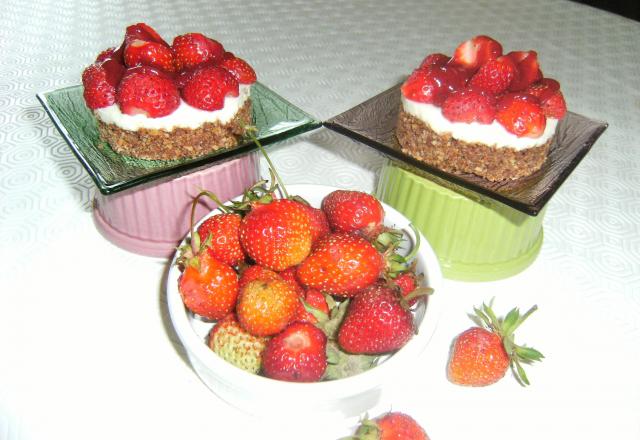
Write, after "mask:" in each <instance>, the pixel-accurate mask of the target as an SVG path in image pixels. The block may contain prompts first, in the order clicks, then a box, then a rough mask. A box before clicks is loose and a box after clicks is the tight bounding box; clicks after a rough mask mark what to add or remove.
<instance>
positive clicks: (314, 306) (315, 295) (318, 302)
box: [294, 289, 330, 324]
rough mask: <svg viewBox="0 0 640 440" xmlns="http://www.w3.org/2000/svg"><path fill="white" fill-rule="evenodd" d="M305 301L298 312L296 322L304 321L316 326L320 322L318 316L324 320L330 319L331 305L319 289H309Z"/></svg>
mask: <svg viewBox="0 0 640 440" xmlns="http://www.w3.org/2000/svg"><path fill="white" fill-rule="evenodd" d="M303 298H304V301H300V305H299V306H298V311H297V312H296V316H295V318H294V321H304V322H310V323H312V324H315V323H317V322H318V321H319V319H318V316H321V317H322V320H328V319H329V312H330V310H329V304H327V298H325V296H324V294H323V293H322V292H321V291H319V290H317V289H307V291H306V292H305V293H304V296H303Z"/></svg>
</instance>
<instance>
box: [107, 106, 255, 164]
mask: <svg viewBox="0 0 640 440" xmlns="http://www.w3.org/2000/svg"><path fill="white" fill-rule="evenodd" d="M251 120H252V118H251V100H247V101H246V102H245V103H244V105H243V106H242V107H241V108H240V110H238V113H237V114H236V115H235V116H234V118H233V119H232V120H231V121H230V122H228V123H227V124H221V123H219V122H206V123H204V124H203V125H202V126H200V127H198V128H182V127H177V128H174V129H173V130H171V131H167V130H158V129H147V128H141V129H139V130H136V131H130V130H124V129H122V128H120V127H118V126H117V125H115V124H105V123H104V122H102V121H101V120H100V119H98V131H99V132H100V138H101V139H102V140H104V141H105V142H108V143H109V145H110V146H111V148H112V149H113V150H114V151H116V152H118V153H120V154H123V155H126V156H133V157H137V158H140V159H151V160H172V159H181V158H186V157H197V156H202V155H204V154H207V153H210V152H212V151H215V150H219V149H221V148H230V147H235V146H236V145H238V139H239V138H240V137H241V136H242V135H243V134H244V132H245V128H246V126H247V125H250V124H251Z"/></svg>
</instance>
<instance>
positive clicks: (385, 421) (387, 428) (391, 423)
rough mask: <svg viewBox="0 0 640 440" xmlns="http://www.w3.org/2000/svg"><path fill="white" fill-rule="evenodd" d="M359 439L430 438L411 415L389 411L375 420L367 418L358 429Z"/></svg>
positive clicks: (407, 439)
mask: <svg viewBox="0 0 640 440" xmlns="http://www.w3.org/2000/svg"><path fill="white" fill-rule="evenodd" d="M355 438H357V439H358V440H429V436H427V433H426V432H425V431H424V429H423V428H422V426H420V425H419V424H418V422H416V421H415V420H414V419H413V418H412V417H411V416H409V415H408V414H404V413H401V412H389V413H387V414H383V415H382V416H379V417H376V418H375V419H373V420H369V419H365V420H363V421H362V422H361V423H360V426H359V427H358V430H357V431H356V437H355Z"/></svg>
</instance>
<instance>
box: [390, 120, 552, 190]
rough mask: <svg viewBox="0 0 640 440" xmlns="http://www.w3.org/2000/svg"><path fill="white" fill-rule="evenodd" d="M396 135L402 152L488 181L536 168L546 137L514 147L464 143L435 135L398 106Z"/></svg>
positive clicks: (544, 151) (543, 156)
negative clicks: (529, 145)
mask: <svg viewBox="0 0 640 440" xmlns="http://www.w3.org/2000/svg"><path fill="white" fill-rule="evenodd" d="M396 136H397V138H398V141H399V142H400V146H401V147H402V151H403V152H404V153H406V154H408V155H410V156H412V157H414V158H416V159H418V160H420V161H423V162H425V163H427V164H429V165H431V166H434V167H436V168H439V169H441V170H443V171H446V172H448V173H472V174H475V175H478V176H480V177H483V178H485V179H487V180H489V181H492V182H496V181H501V180H515V179H519V178H521V177H525V176H529V175H531V174H533V173H534V172H536V171H538V170H539V169H540V167H542V164H544V162H545V161H546V159H547V155H548V154H549V146H550V145H551V142H552V141H553V138H552V139H550V140H549V141H548V142H547V143H545V144H544V145H540V146H538V147H532V148H526V149H523V150H516V149H515V148H510V147H500V148H497V147H493V146H489V145H485V144H479V143H468V142H464V141H460V140H458V139H455V138H452V137H451V135H450V134H449V133H446V134H439V133H436V132H435V131H433V130H432V129H431V128H430V127H429V126H428V125H427V124H425V123H424V122H423V121H421V120H420V119H418V118H416V117H415V116H413V115H411V114H409V113H407V112H405V111H404V110H403V109H400V114H399V116H398V124H397V126H396Z"/></svg>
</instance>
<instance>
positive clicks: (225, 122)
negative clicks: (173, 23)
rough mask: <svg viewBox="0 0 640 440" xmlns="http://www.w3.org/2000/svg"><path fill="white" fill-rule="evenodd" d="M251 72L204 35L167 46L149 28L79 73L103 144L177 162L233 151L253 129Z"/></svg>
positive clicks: (131, 33)
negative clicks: (182, 159) (248, 129)
mask: <svg viewBox="0 0 640 440" xmlns="http://www.w3.org/2000/svg"><path fill="white" fill-rule="evenodd" d="M255 81H256V74H255V72H254V70H253V68H252V67H251V66H250V65H249V64H248V63H247V62H245V61H244V60H242V59H241V58H238V57H236V56H234V55H233V54H232V53H231V52H227V51H225V49H224V47H223V46H222V44H220V43H219V42H217V41H215V40H213V39H211V38H208V37H206V36H204V35H203V34H200V33H187V34H184V35H179V36H177V37H175V38H174V40H173V43H172V44H171V45H169V44H168V43H167V42H166V41H165V40H163V39H162V37H160V35H159V34H158V33H157V32H156V31H155V30H154V29H153V28H151V27H150V26H148V25H147V24H145V23H138V24H134V25H132V26H129V27H127V29H126V32H125V36H124V41H123V43H122V44H121V45H120V47H118V48H110V49H106V50H104V51H103V52H101V53H100V54H99V55H98V57H97V58H96V60H95V62H94V63H93V64H92V65H90V66H89V67H87V68H86V69H85V70H84V71H83V73H82V84H83V86H84V99H85V103H86V105H87V107H88V108H89V109H91V110H92V111H93V113H94V115H95V117H96V120H97V123H98V130H99V132H100V137H101V139H102V140H104V141H105V142H107V143H109V145H110V146H111V148H112V149H113V150H115V151H116V152H118V153H120V154H123V155H127V156H133V157H137V158H142V159H154V160H155V159H162V160H170V159H179V158H185V157H195V156H201V155H204V154H207V153H210V152H212V151H215V150H218V149H222V148H232V147H234V146H236V145H237V144H238V140H239V138H240V137H242V136H243V135H244V133H245V130H246V129H247V127H248V126H249V125H251V123H252V116H251V115H252V113H251V99H250V90H251V85H252V84H253V83H254V82H255Z"/></svg>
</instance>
